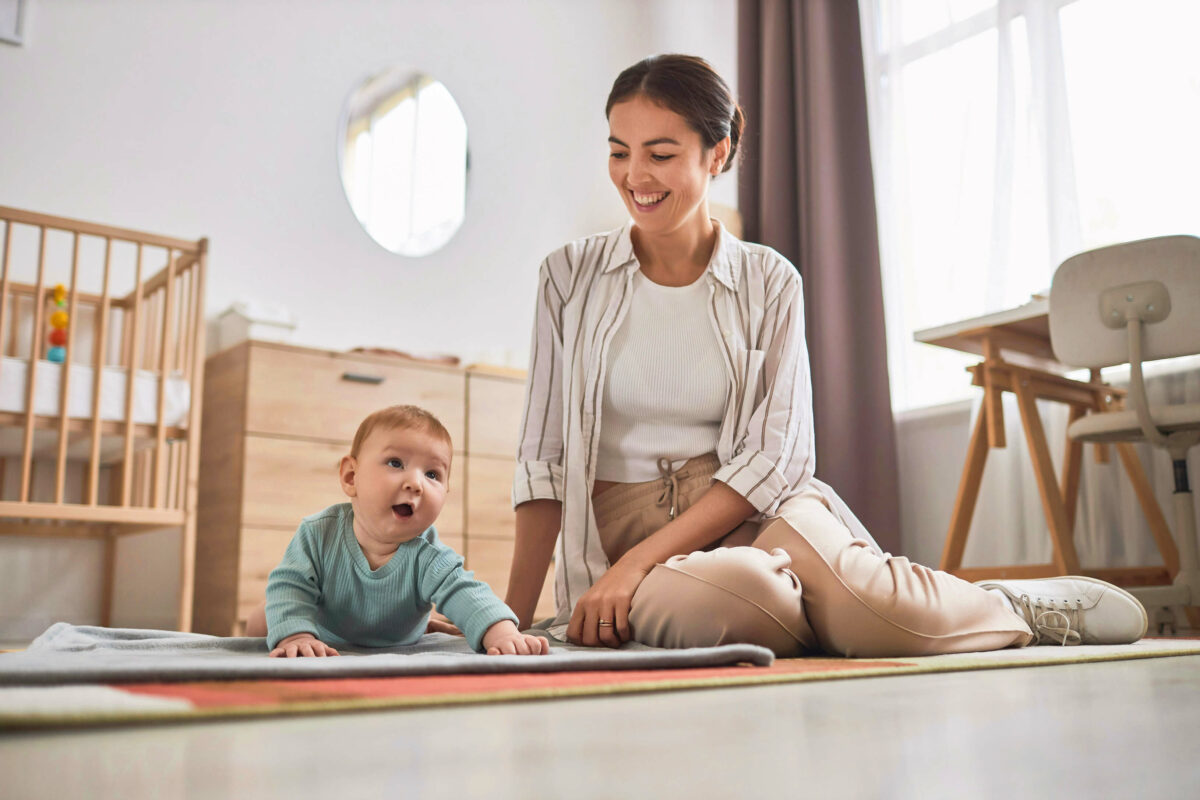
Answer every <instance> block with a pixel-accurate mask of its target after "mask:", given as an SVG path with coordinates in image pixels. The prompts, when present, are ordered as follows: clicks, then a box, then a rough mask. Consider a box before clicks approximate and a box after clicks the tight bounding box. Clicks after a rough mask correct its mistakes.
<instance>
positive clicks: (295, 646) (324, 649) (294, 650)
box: [271, 633, 338, 658]
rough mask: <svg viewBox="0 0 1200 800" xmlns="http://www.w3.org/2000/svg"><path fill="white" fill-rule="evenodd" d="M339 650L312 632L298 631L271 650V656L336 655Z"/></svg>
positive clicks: (318, 656)
mask: <svg viewBox="0 0 1200 800" xmlns="http://www.w3.org/2000/svg"><path fill="white" fill-rule="evenodd" d="M336 655H338V651H337V650H334V649H333V648H332V647H330V646H329V645H327V644H325V643H324V642H322V641H321V640H320V639H318V638H317V637H315V636H313V635H312V634H311V633H297V634H293V635H292V636H289V637H287V638H286V639H284V640H283V641H281V642H280V643H279V644H277V645H275V649H274V650H272V651H271V658H303V657H305V656H307V657H310V658H312V657H316V658H324V657H325V656H336Z"/></svg>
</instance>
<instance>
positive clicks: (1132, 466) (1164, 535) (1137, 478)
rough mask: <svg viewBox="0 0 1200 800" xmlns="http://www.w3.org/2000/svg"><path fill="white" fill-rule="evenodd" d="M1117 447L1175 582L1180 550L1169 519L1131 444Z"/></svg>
mask: <svg viewBox="0 0 1200 800" xmlns="http://www.w3.org/2000/svg"><path fill="white" fill-rule="evenodd" d="M1115 447H1116V449H1117V455H1118V456H1120V458H1121V465H1122V466H1123V467H1125V472H1126V473H1127V474H1128V475H1129V482H1130V483H1131V484H1132V485H1133V491H1134V493H1135V494H1136V495H1137V499H1138V503H1140V504H1141V506H1142V512H1143V513H1144V514H1145V515H1146V522H1147V523H1149V525H1150V533H1151V534H1152V535H1153V536H1154V541H1155V543H1156V544H1157V545H1158V552H1159V553H1161V554H1162V560H1163V566H1165V567H1166V568H1167V574H1168V575H1169V576H1170V577H1171V580H1175V575H1176V573H1178V572H1179V549H1178V548H1177V547H1176V546H1175V539H1174V537H1172V536H1171V529H1170V528H1169V527H1168V526H1167V519H1166V517H1164V516H1163V513H1162V507H1161V506H1159V504H1158V498H1156V497H1155V496H1154V489H1153V487H1151V486H1150V481H1149V480H1148V479H1147V478H1146V471H1145V470H1144V469H1142V462H1141V461H1140V460H1139V459H1138V456H1137V451H1136V450H1135V449H1134V448H1133V445H1132V444H1130V443H1129V442H1118V443H1116V445H1115Z"/></svg>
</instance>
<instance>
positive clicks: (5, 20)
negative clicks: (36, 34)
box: [0, 0, 26, 45]
mask: <svg viewBox="0 0 1200 800" xmlns="http://www.w3.org/2000/svg"><path fill="white" fill-rule="evenodd" d="M25 2H26V0H0V42H7V43H8V44H16V45H23V44H25Z"/></svg>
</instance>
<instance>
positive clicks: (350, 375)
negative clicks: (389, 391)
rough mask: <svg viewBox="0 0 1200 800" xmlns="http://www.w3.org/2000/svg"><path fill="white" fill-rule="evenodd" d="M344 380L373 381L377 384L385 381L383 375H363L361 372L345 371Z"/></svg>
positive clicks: (356, 381) (355, 381)
mask: <svg viewBox="0 0 1200 800" xmlns="http://www.w3.org/2000/svg"><path fill="white" fill-rule="evenodd" d="M342 380H344V381H353V382H354V383H373V384H375V385H376V386H378V385H379V384H381V383H383V376H382V375H363V374H362V373H360V372H343V373H342Z"/></svg>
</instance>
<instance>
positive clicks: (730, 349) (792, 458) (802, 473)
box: [513, 223, 874, 638]
mask: <svg viewBox="0 0 1200 800" xmlns="http://www.w3.org/2000/svg"><path fill="white" fill-rule="evenodd" d="M631 227H632V223H628V224H626V225H625V226H624V227H622V228H619V229H618V230H615V231H612V232H609V233H606V234H598V235H595V236H589V237H586V238H583V239H579V240H577V241H574V242H571V243H570V244H567V245H566V246H565V247H563V248H561V249H560V250H557V251H555V252H553V253H551V254H550V255H549V256H547V258H546V259H545V261H543V262H542V265H541V269H540V273H539V279H538V298H537V310H536V318H535V322H534V331H533V343H532V347H531V353H530V367H529V378H528V384H527V386H526V397H525V413H524V417H523V419H522V421H521V430H520V439H519V444H518V450H517V469H516V474H515V477H514V480H513V505H514V506H517V505H520V504H521V503H524V502H527V501H529V500H534V499H553V500H559V501H561V502H562V506H563V512H562V528H561V531H560V533H559V537H558V544H557V547H556V550H555V593H554V597H555V606H556V610H557V614H556V616H555V620H554V623H553V624H552V626H551V628H550V632H551V633H552V634H554V635H555V636H559V637H560V638H561V637H562V633H563V631H564V630H565V626H566V623H567V622H569V621H570V618H571V611H572V609H574V607H575V603H576V602H577V601H578V600H579V598H580V597H581V596H582V595H583V594H584V593H585V592H586V591H587V590H588V589H589V588H590V587H591V586H592V584H593V583H595V581H596V580H597V579H598V578H599V577H600V576H601V575H603V574H604V572H605V570H607V569H608V567H609V563H608V558H607V557H606V556H605V554H604V550H603V548H602V547H601V546H600V539H599V535H598V532H597V529H596V519H595V515H594V513H593V510H592V499H591V497H592V485H593V483H594V482H595V477H596V474H595V469H596V452H597V447H598V443H599V430H600V424H601V419H600V408H601V404H602V400H603V394H604V392H603V385H604V380H605V374H606V368H607V357H608V347H609V343H610V342H611V341H612V337H613V333H614V332H615V331H616V330H617V328H618V327H619V326H620V324H621V322H622V320H623V319H624V316H625V313H626V312H627V311H628V309H629V305H630V297H631V294H632V288H633V276H634V273H635V272H636V271H637V270H638V269H639V263H638V260H637V256H636V255H635V254H634V251H633V240H632V238H631V236H630V231H631ZM717 231H718V241H717V244H716V247H715V248H714V249H713V254H712V258H711V259H710V261H709V264H708V267H707V270H706V272H705V274H704V277H703V280H705V281H706V282H707V284H708V295H709V303H708V306H709V310H710V312H711V321H712V325H713V329H714V332H715V333H716V337H717V338H716V340H715V341H717V342H719V343H720V347H721V351H722V356H723V358H724V361H725V366H726V369H727V371H728V375H729V387H730V388H729V398H728V403H727V406H726V409H725V416H724V419H723V420H722V423H721V430H720V434H719V438H718V441H717V457H718V458H719V459H720V461H721V466H720V468H719V469H718V470H717V472H716V474H715V475H714V476H713V478H714V480H719V481H722V482H723V483H725V484H727V485H728V486H729V487H730V488H732V489H733V490H734V491H736V492H738V493H739V494H741V495H742V496H743V497H745V498H746V499H747V500H748V501H749V502H750V503H751V504H753V506H754V507H755V508H756V509H757V511H758V514H757V517H758V518H762V517H768V516H772V515H775V514H776V513H778V511H779V509H780V507H781V506H782V505H783V504H784V503H785V502H786V501H787V500H788V499H790V498H792V497H794V496H796V495H797V494H799V492H800V491H801V490H802V489H803V488H804V487H806V486H812V487H814V488H816V489H818V490H819V491H820V492H821V494H822V495H823V496H824V497H825V498H826V499H827V500H828V501H829V503H830V506H831V508H832V509H833V511H834V514H835V515H837V516H838V517H839V518H840V519H841V520H842V522H843V523H845V524H846V525H847V527H848V528H849V529H850V532H851V534H852V535H854V536H855V537H856V538H861V539H866V540H867V541H868V542H871V543H872V544H873V543H874V540H873V539H871V537H870V534H868V533H867V531H866V530H865V529H863V527H862V525H861V523H859V522H858V520H857V519H856V518H855V517H854V515H853V514H852V513H851V512H850V510H849V509H848V508H847V507H846V505H845V503H843V502H842V501H841V500H840V499H839V498H838V497H837V495H836V494H835V493H834V492H833V490H832V489H830V488H829V487H828V486H826V485H824V484H822V483H821V482H819V481H817V480H815V479H814V477H813V472H814V470H815V468H816V456H815V453H814V450H813V421H812V390H811V386H810V384H809V367H808V351H807V348H806V346H805V338H804V297H803V291H802V288H801V284H800V275H799V273H798V272H797V271H796V269H795V268H794V267H793V266H792V265H791V263H789V262H788V260H787V259H785V258H784V257H783V256H781V255H779V253H777V252H775V251H774V250H772V249H771V248H769V247H765V246H763V245H757V244H747V243H744V242H742V241H739V240H738V239H737V238H736V237H734V236H732V235H731V234H730V233H728V232H727V231H726V230H725V229H724V228H723V227H721V226H720V224H719V223H718V224H717ZM698 346H703V345H698ZM693 455H700V453H695V454H693Z"/></svg>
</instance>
